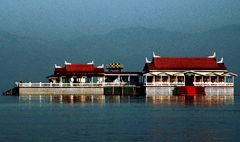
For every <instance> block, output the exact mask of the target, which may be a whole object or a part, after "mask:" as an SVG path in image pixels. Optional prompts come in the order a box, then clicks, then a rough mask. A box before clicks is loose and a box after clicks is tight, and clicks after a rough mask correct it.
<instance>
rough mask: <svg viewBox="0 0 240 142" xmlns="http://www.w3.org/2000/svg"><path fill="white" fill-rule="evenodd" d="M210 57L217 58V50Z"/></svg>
mask: <svg viewBox="0 0 240 142" xmlns="http://www.w3.org/2000/svg"><path fill="white" fill-rule="evenodd" d="M208 58H216V52H214V53H213V55H212V56H208Z"/></svg>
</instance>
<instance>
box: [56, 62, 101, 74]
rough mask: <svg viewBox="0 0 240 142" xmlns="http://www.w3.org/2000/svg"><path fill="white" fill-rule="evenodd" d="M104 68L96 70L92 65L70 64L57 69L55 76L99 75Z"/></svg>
mask: <svg viewBox="0 0 240 142" xmlns="http://www.w3.org/2000/svg"><path fill="white" fill-rule="evenodd" d="M101 73H104V68H96V67H94V65H92V64H69V65H65V67H62V68H55V72H54V74H55V75H67V74H69V75H99V74H101Z"/></svg>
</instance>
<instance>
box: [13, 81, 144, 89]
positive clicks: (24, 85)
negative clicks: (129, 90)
mask: <svg viewBox="0 0 240 142" xmlns="http://www.w3.org/2000/svg"><path fill="white" fill-rule="evenodd" d="M136 85H140V83H127V82H118V83H114V82H102V83H41V82H40V83H31V82H29V83H19V82H16V86H18V87H33V88H35V87H36V88H37V87H39V88H40V87H104V86H136Z"/></svg>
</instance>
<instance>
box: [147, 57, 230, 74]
mask: <svg viewBox="0 0 240 142" xmlns="http://www.w3.org/2000/svg"><path fill="white" fill-rule="evenodd" d="M144 70H145V71H149V70H227V68H226V67H225V65H224V64H223V63H217V61H216V59H215V58H195V57H194V58H190V57H155V58H154V59H153V61H152V62H151V63H146V64H145V67H144Z"/></svg>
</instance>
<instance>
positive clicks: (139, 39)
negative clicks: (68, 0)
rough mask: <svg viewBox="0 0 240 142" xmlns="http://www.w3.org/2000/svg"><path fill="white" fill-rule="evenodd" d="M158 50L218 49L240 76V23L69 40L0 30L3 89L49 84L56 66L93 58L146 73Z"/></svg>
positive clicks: (200, 53) (187, 53)
mask: <svg viewBox="0 0 240 142" xmlns="http://www.w3.org/2000/svg"><path fill="white" fill-rule="evenodd" d="M153 51H155V53H156V54H158V55H160V56H209V55H212V54H213V52H215V51H216V52H217V59H218V60H220V58H221V57H224V63H225V65H226V66H227V67H228V68H229V70H230V71H232V72H235V73H237V74H240V69H239V67H238V66H239V58H240V55H239V51H240V25H230V26H225V27H222V28H217V29H212V30H209V31H206V32H199V33H191V34H189V33H180V32H169V31H166V30H164V29H150V28H145V27H131V28H125V29H117V30H113V31H111V32H109V33H106V34H99V35H86V36H79V38H76V39H72V40H68V41H51V40H48V41H46V40H43V39H36V38H29V37H21V36H19V35H14V34H11V33H8V32H4V31H0V67H1V74H0V91H4V90H6V89H9V88H10V87H12V86H13V83H14V82H16V81H20V80H21V81H23V82H29V81H32V82H40V81H42V82H45V81H47V80H46V78H45V77H46V76H48V75H51V74H52V73H53V70H54V64H58V65H63V63H64V60H67V61H68V62H72V63H87V62H91V61H92V60H94V61H95V64H96V65H100V64H102V63H104V64H109V63H112V62H120V63H122V64H124V67H125V70H126V71H141V70H142V68H143V66H144V61H145V57H148V58H149V59H151V58H152V56H151V55H152V52H153ZM238 80H239V79H237V82H239V81H238ZM237 86H239V84H238V83H237ZM237 88H238V87H237ZM237 91H239V89H237Z"/></svg>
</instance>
